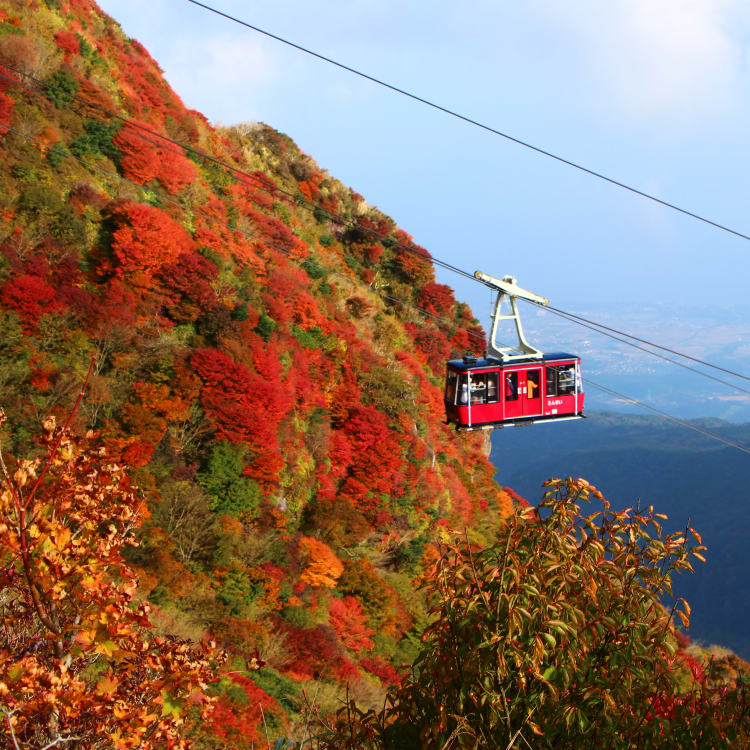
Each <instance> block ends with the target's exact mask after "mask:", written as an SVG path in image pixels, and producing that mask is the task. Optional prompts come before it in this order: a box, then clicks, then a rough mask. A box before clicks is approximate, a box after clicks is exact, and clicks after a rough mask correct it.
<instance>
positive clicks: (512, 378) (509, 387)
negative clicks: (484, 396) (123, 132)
mask: <svg viewBox="0 0 750 750" xmlns="http://www.w3.org/2000/svg"><path fill="white" fill-rule="evenodd" d="M517 382H518V375H517V374H516V373H515V372H509V373H507V374H506V376H505V400H506V401H515V400H516V399H517V398H518V387H517V385H516V383H517Z"/></svg>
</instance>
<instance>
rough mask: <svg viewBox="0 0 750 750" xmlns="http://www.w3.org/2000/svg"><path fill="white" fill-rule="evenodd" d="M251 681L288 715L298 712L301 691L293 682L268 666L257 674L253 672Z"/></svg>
mask: <svg viewBox="0 0 750 750" xmlns="http://www.w3.org/2000/svg"><path fill="white" fill-rule="evenodd" d="M252 679H253V682H254V683H255V684H256V685H257V686H258V687H259V688H261V689H262V690H263V691H264V692H266V693H267V694H268V695H270V696H271V697H272V698H275V699H276V700H277V701H278V702H279V703H280V704H281V705H282V706H283V707H284V708H285V709H286V710H287V711H289V712H290V713H292V712H294V711H299V709H300V705H301V703H302V690H301V688H300V686H299V685H298V684H297V683H296V682H294V680H291V679H290V678H289V677H286V676H285V675H283V674H281V673H280V672H277V671H276V670H275V669H274V668H273V667H269V666H265V667H263V669H261V670H260V671H259V672H253V675H252Z"/></svg>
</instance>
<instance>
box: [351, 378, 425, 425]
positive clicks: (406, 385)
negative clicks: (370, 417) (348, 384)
mask: <svg viewBox="0 0 750 750" xmlns="http://www.w3.org/2000/svg"><path fill="white" fill-rule="evenodd" d="M359 382H360V385H361V387H362V395H363V397H364V398H363V402H364V403H365V404H372V405H374V406H376V407H377V408H378V409H379V410H380V411H382V412H384V413H385V414H387V415H388V416H389V417H391V418H393V419H397V418H398V417H399V416H400V415H401V414H409V415H410V416H411V417H415V416H416V414H417V410H418V407H417V393H416V388H415V387H414V384H413V383H412V382H411V381H409V380H407V379H406V378H405V376H404V373H403V372H402V371H400V370H397V369H396V368H394V367H381V366H380V365H373V366H372V367H371V368H370V369H369V370H367V371H363V372H362V373H360V376H359Z"/></svg>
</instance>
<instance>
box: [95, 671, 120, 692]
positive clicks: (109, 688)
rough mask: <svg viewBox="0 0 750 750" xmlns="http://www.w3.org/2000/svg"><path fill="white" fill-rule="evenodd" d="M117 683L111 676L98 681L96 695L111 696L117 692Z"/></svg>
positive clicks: (108, 675)
mask: <svg viewBox="0 0 750 750" xmlns="http://www.w3.org/2000/svg"><path fill="white" fill-rule="evenodd" d="M119 684H120V683H119V681H118V680H117V679H116V678H115V677H114V676H113V675H111V674H107V676H106V677H104V678H103V679H101V680H99V682H97V683H96V692H97V694H98V695H112V694H113V693H115V692H116V691H117V688H118V686H119Z"/></svg>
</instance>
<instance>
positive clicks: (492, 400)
mask: <svg viewBox="0 0 750 750" xmlns="http://www.w3.org/2000/svg"><path fill="white" fill-rule="evenodd" d="M497 375H498V374H497V373H496V372H488V373H487V403H488V404H496V403H497V393H498V388H497Z"/></svg>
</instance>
